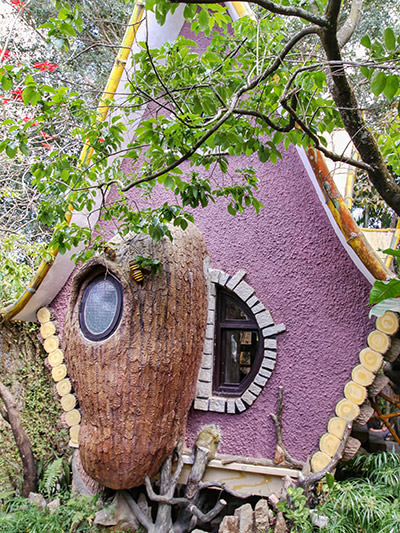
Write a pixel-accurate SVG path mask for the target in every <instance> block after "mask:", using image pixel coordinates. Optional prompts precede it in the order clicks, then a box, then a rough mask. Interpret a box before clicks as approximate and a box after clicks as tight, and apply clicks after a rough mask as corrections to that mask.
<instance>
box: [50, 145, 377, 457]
mask: <svg viewBox="0 0 400 533" xmlns="http://www.w3.org/2000/svg"><path fill="white" fill-rule="evenodd" d="M249 164H252V165H254V167H255V168H256V169H257V174H258V176H259V177H260V179H261V184H260V191H259V194H258V198H259V199H260V201H261V202H262V203H263V204H264V206H265V208H264V209H263V210H262V211H261V212H260V213H259V214H258V215H257V214H255V212H254V211H252V210H251V209H249V210H247V211H246V212H245V213H244V214H241V215H238V216H236V217H232V216H230V215H229V214H228V213H227V211H226V208H225V205H226V202H225V201H224V200H218V201H217V202H216V203H215V204H212V205H210V206H208V207H207V208H205V209H204V210H198V211H197V212H196V213H195V223H196V224H197V225H198V227H199V228H200V229H201V231H202V232H203V234H204V236H205V239H206V242H207V246H208V250H209V254H210V258H211V266H212V267H214V268H219V269H222V270H224V271H226V272H227V273H229V274H234V273H235V272H236V271H237V270H239V269H244V270H246V272H247V276H246V278H245V279H246V281H247V283H249V284H250V285H251V286H252V287H253V288H254V289H255V290H256V295H257V296H258V298H259V299H260V301H261V302H262V303H263V304H264V305H265V307H266V308H267V309H269V310H270V312H271V314H272V316H273V318H274V321H275V322H276V323H280V322H283V323H285V325H286V328H287V331H286V332H285V333H283V334H280V335H279V336H278V357H277V365H276V367H275V370H274V372H273V374H272V377H271V378H270V380H269V381H268V383H267V384H266V386H265V388H264V390H263V392H262V393H261V395H260V397H259V398H258V399H257V400H256V402H255V403H254V404H253V406H252V407H251V408H250V409H248V410H247V411H246V412H244V413H242V414H237V415H228V414H217V413H202V412H195V411H193V412H192V413H191V414H190V416H189V422H188V443H189V444H190V443H191V442H192V441H193V439H194V438H195V436H196V435H197V432H198V430H199V428H200V427H201V426H202V425H204V424H209V423H215V424H218V426H219V427H220V429H221V433H222V444H221V447H220V452H222V453H230V454H238V455H248V456H251V457H269V458H271V457H272V456H273V453H274V447H275V435H274V428H273V424H272V422H271V419H270V417H269V413H270V412H273V411H275V408H276V399H277V392H278V386H279V385H282V386H283V388H284V416H283V420H284V427H283V431H284V440H285V443H286V445H287V448H288V450H289V452H290V453H292V455H294V456H295V457H297V458H299V459H304V458H305V457H306V456H307V455H308V454H310V453H312V452H313V451H315V450H316V449H317V447H318V439H319V437H320V436H321V434H322V433H323V432H324V431H326V424H327V421H328V420H329V418H330V417H331V416H333V414H334V407H335V404H336V402H337V401H338V400H339V399H340V398H341V397H342V396H343V386H344V384H345V382H346V381H348V380H349V379H350V373H351V369H352V367H354V366H355V365H356V364H357V358H358V352H359V351H360V350H361V349H362V348H363V347H364V346H365V343H366V336H367V334H368V332H369V330H370V329H371V328H370V326H369V322H368V318H367V317H368V311H367V308H366V302H367V299H368V296H367V295H368V292H369V284H368V283H367V281H366V280H365V279H364V277H363V276H362V275H361V273H360V272H359V271H358V269H357V268H356V267H355V265H354V264H353V262H352V261H351V260H350V258H349V257H348V255H347V254H346V252H345V251H344V249H343V247H342V245H341V244H340V242H339V240H338V238H337V237H336V235H335V233H334V230H333V228H332V227H331V225H330V223H329V221H328V219H327V217H326V214H325V212H324V210H323V208H322V206H321V204H320V202H319V200H318V197H317V195H316V193H315V191H314V189H313V186H312V184H311V182H310V179H309V177H308V176H307V174H306V171H305V169H304V167H303V165H302V163H301V161H300V159H299V156H298V154H297V152H296V151H295V150H294V149H293V148H291V149H290V150H289V151H288V152H287V153H286V154H284V157H283V161H280V162H278V163H277V164H276V165H275V166H274V165H271V164H261V163H260V162H259V161H258V159H257V158H255V157H253V158H243V159H240V158H235V159H232V161H231V164H230V172H232V171H233V170H234V169H235V168H240V167H241V166H244V165H249ZM124 167H125V170H128V167H129V162H126V161H125V163H124ZM215 178H216V179H218V178H217V176H215ZM225 179H226V178H225ZM133 194H134V193H132V195H133ZM166 197H167V194H166V193H165V192H164V191H162V190H160V189H157V190H156V191H155V194H154V198H153V202H154V204H155V205H157V204H158V203H160V202H161V201H164V199H165V198H166ZM68 294H69V288H68V286H66V287H65V288H64V289H63V290H62V292H61V293H60V294H59V296H58V297H57V299H56V300H55V302H54V303H53V307H54V308H55V309H56V311H57V313H58V317H59V322H60V323H62V321H63V315H64V313H65V308H66V304H67V301H68ZM194 334H195V332H194ZM179 371H181V369H179Z"/></svg>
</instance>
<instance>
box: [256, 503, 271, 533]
mask: <svg viewBox="0 0 400 533" xmlns="http://www.w3.org/2000/svg"><path fill="white" fill-rule="evenodd" d="M270 513H271V509H270V508H269V506H268V502H267V500H265V499H261V500H258V502H257V503H256V506H255V507H254V522H255V526H256V531H260V530H261V531H264V530H265V531H267V530H268V528H269V522H270V521H269V517H270Z"/></svg>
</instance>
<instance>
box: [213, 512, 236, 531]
mask: <svg viewBox="0 0 400 533" xmlns="http://www.w3.org/2000/svg"><path fill="white" fill-rule="evenodd" d="M218 533H239V518H238V517H237V516H224V518H223V520H222V522H221V525H220V526H219V530H218Z"/></svg>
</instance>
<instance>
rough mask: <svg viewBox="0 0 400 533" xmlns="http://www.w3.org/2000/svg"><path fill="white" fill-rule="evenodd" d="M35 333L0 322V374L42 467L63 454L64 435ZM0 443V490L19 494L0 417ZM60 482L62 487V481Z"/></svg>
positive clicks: (14, 455) (13, 452) (16, 463)
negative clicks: (15, 399) (0, 450)
mask: <svg viewBox="0 0 400 533" xmlns="http://www.w3.org/2000/svg"><path fill="white" fill-rule="evenodd" d="M37 334H38V329H37V327H36V326H32V325H29V326H27V325H21V324H3V325H2V328H1V336H0V339H1V356H0V375H1V380H2V382H3V383H4V384H5V385H6V386H7V387H8V388H9V389H10V391H11V392H12V393H13V395H14V396H15V397H16V398H17V400H18V407H19V409H20V411H21V412H22V424H23V426H24V428H25V431H26V433H27V436H28V438H29V440H30V442H31V445H32V449H33V453H34V457H35V459H36V461H37V462H38V465H39V467H40V468H43V469H44V468H45V467H46V465H47V464H48V463H49V462H50V461H52V460H53V459H54V458H55V456H57V455H64V454H66V453H67V443H68V434H67V431H66V430H65V429H63V428H62V427H61V423H60V418H61V414H62V409H61V406H60V405H59V404H58V402H56V401H55V399H54V390H53V384H52V382H51V376H50V373H49V371H48V369H47V368H46V367H45V362H44V356H43V353H42V349H41V347H40V345H39V341H38V340H37ZM0 446H1V449H2V453H1V456H0V479H1V490H6V489H9V488H13V489H14V490H16V491H17V493H19V491H20V489H21V486H22V479H21V466H20V458H19V455H18V452H17V449H16V446H15V442H14V438H13V436H12V432H11V429H10V427H9V425H8V424H7V423H6V422H4V421H3V420H2V419H0ZM40 468H39V470H40ZM39 475H40V472H39ZM61 485H62V486H65V485H63V482H62V483H61Z"/></svg>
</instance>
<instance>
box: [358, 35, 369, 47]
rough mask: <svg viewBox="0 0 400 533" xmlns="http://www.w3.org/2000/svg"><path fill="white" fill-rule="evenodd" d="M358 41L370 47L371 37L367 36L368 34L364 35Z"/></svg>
mask: <svg viewBox="0 0 400 533" xmlns="http://www.w3.org/2000/svg"><path fill="white" fill-rule="evenodd" d="M360 43H361V44H362V45H363V46H365V48H371V44H372V43H371V39H370V38H369V35H364V37H363V38H362V39H361V41H360Z"/></svg>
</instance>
